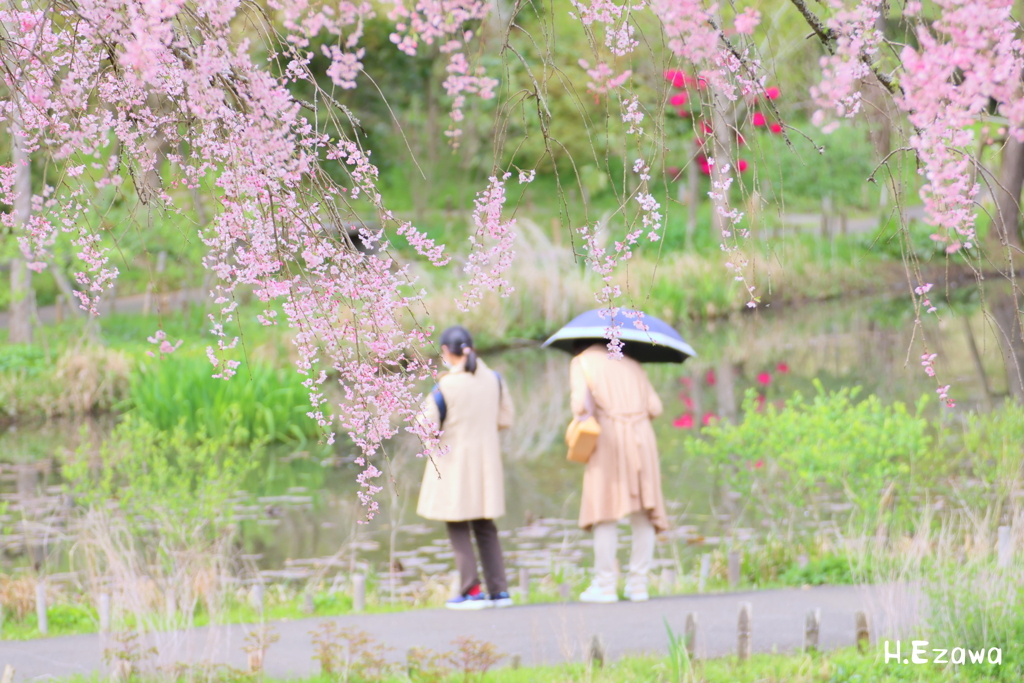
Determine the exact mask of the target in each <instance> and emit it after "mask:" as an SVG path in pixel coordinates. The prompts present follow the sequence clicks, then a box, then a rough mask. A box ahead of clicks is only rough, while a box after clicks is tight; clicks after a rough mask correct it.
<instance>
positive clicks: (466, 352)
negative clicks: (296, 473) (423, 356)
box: [416, 326, 514, 610]
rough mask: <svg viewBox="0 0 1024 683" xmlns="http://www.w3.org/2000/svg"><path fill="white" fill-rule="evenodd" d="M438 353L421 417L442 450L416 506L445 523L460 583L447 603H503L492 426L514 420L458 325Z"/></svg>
mask: <svg viewBox="0 0 1024 683" xmlns="http://www.w3.org/2000/svg"><path fill="white" fill-rule="evenodd" d="M441 356H442V359H443V360H444V363H445V365H447V366H448V367H449V368H450V369H449V371H448V372H447V373H446V374H444V375H443V376H441V377H440V379H439V380H438V383H437V386H436V387H434V389H433V391H432V392H431V394H430V396H428V397H427V399H426V401H424V403H423V409H422V416H421V419H423V420H425V421H427V422H428V423H431V424H433V425H436V426H437V427H438V428H439V429H440V430H441V432H442V433H441V438H440V443H439V447H440V451H441V453H442V454H433V455H432V456H431V457H430V458H429V459H428V461H427V467H426V471H425V472H424V473H423V483H422V485H421V487H420V499H419V503H418V505H417V508H416V513H417V514H418V515H420V516H421V517H424V518H426V519H432V520H438V521H443V522H445V523H446V525H447V528H448V538H449V539H450V540H451V544H452V550H453V551H454V553H455V565H456V567H457V569H458V570H459V577H460V581H461V588H460V591H459V594H458V595H457V596H455V597H454V598H452V599H451V600H449V601H448V602H447V604H446V606H447V607H448V608H450V609H456V610H477V609H483V608H487V607H508V606H510V605H511V604H512V599H511V598H510V597H509V593H508V579H507V578H506V576H505V562H504V559H503V558H502V553H501V543H500V542H499V540H498V529H497V527H496V526H495V525H494V520H495V519H497V518H498V517H501V516H502V515H504V514H505V480H504V472H503V469H502V463H501V446H500V443H499V440H498V432H499V430H502V429H507V428H508V427H510V426H511V425H512V420H513V417H514V408H513V406H512V399H511V397H510V396H509V392H508V389H507V387H505V386H504V383H503V381H502V378H501V376H500V375H499V374H498V373H497V372H494V371H493V370H491V369H490V368H488V367H487V364H486V363H484V361H483V360H482V359H481V358H479V357H478V356H477V355H476V351H474V350H473V338H472V337H471V336H470V334H469V332H468V331H467V330H466V329H465V328H464V327H459V326H456V327H449V328H448V329H446V330H445V331H444V332H443V333H442V334H441ZM445 451H446V452H445ZM471 536H473V537H475V538H476V545H477V547H478V548H479V551H480V561H481V564H483V570H484V580H485V581H486V583H487V591H488V592H487V593H485V592H484V591H483V590H482V589H481V586H480V578H479V574H478V573H477V561H476V556H475V555H474V552H473V541H472V538H471Z"/></svg>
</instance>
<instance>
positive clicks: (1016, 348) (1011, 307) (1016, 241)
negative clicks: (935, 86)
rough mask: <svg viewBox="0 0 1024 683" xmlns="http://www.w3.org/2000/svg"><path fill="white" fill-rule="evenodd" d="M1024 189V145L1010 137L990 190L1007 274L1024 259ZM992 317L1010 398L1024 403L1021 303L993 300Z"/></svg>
mask: <svg viewBox="0 0 1024 683" xmlns="http://www.w3.org/2000/svg"><path fill="white" fill-rule="evenodd" d="M1022 186H1024V143H1020V142H1018V141H1017V140H1016V139H1015V138H1013V137H1012V136H1011V137H1009V138H1008V139H1007V141H1006V146H1005V147H1004V148H1003V156H1002V161H1001V163H1000V168H999V186H998V187H996V188H994V189H993V192H994V193H995V198H996V215H995V217H994V221H993V226H994V227H995V229H996V234H997V235H998V236H999V241H1000V242H1001V243H1002V244H1004V245H1005V249H1006V252H1005V253H1006V259H1007V264H1006V265H1007V271H1010V270H1011V269H1013V270H1015V269H1016V266H1015V265H1014V264H1015V263H1020V262H1021V261H1022V260H1024V254H1022V253H1021V252H1020V249H1021V237H1020V194H1021V187H1022ZM992 315H993V317H994V318H995V321H996V325H998V326H999V343H1000V346H1001V347H1002V351H1003V362H1004V364H1005V366H1006V384H1007V387H1008V388H1009V392H1010V395H1011V396H1013V397H1014V398H1015V399H1017V400H1018V401H1020V402H1022V403H1024V336H1022V334H1021V332H1022V330H1021V318H1020V301H1019V299H1018V293H1017V291H1014V290H1011V291H1009V292H1005V293H1002V294H999V295H997V296H996V297H994V300H993V303H992Z"/></svg>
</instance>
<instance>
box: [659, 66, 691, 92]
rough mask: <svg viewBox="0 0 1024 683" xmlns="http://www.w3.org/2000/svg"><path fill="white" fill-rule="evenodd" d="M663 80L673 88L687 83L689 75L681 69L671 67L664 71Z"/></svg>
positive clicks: (684, 85)
mask: <svg viewBox="0 0 1024 683" xmlns="http://www.w3.org/2000/svg"><path fill="white" fill-rule="evenodd" d="M665 80H666V81H668V82H669V83H671V84H672V87H673V88H685V87H686V86H687V85H688V84H689V81H690V77H689V76H687V75H686V74H685V73H683V72H682V71H676V70H675V69H671V70H669V71H666V72H665Z"/></svg>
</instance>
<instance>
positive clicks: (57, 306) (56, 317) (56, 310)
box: [53, 294, 64, 325]
mask: <svg viewBox="0 0 1024 683" xmlns="http://www.w3.org/2000/svg"><path fill="white" fill-rule="evenodd" d="M53 322H55V323H57V324H58V325H60V324H61V323H62V322H64V295H63V294H58V295H57V300H56V301H54V302H53Z"/></svg>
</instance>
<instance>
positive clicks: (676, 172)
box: [665, 166, 683, 180]
mask: <svg viewBox="0 0 1024 683" xmlns="http://www.w3.org/2000/svg"><path fill="white" fill-rule="evenodd" d="M665 172H666V173H668V179H669V180H679V176H681V175H683V169H681V168H679V167H678V166H669V167H668V168H666V169H665Z"/></svg>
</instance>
